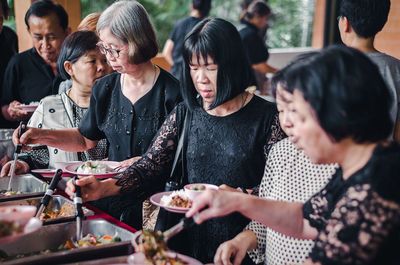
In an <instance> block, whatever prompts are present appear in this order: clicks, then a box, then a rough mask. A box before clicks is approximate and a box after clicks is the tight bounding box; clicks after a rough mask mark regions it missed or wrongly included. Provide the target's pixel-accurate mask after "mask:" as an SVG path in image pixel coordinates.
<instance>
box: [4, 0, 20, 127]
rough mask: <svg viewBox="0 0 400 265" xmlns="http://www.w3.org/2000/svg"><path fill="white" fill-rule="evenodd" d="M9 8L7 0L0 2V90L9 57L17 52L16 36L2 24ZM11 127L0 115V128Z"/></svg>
mask: <svg viewBox="0 0 400 265" xmlns="http://www.w3.org/2000/svg"><path fill="white" fill-rule="evenodd" d="M9 11H10V8H9V6H8V2H7V0H1V1H0V51H1V53H0V88H1V86H2V84H3V78H4V72H5V71H6V67H7V64H8V62H9V61H10V59H11V57H12V56H13V55H14V54H16V53H17V52H18V38H17V34H15V32H14V31H13V30H12V29H10V28H9V27H7V26H3V22H4V20H5V19H7V18H8V12H9ZM10 126H11V125H10V124H9V122H8V121H7V120H5V119H4V118H3V115H1V113H0V128H9V127H10Z"/></svg>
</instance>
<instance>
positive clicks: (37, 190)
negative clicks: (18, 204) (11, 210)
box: [0, 174, 47, 202]
mask: <svg viewBox="0 0 400 265" xmlns="http://www.w3.org/2000/svg"><path fill="white" fill-rule="evenodd" d="M9 180H10V177H4V178H0V191H4V190H7V188H8V182H9ZM11 188H12V190H13V191H17V192H18V194H15V195H10V196H2V195H0V202H2V201H9V200H18V199H22V198H28V197H37V196H43V195H44V192H45V191H46V189H47V184H46V183H45V182H43V181H41V180H40V179H37V178H36V177H34V176H33V175H30V174H26V175H19V176H15V177H14V178H13V181H12V183H11Z"/></svg>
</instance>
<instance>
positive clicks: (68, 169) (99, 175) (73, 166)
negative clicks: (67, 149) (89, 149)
mask: <svg viewBox="0 0 400 265" xmlns="http://www.w3.org/2000/svg"><path fill="white" fill-rule="evenodd" d="M83 163H85V162H74V163H71V164H69V165H67V166H65V171H66V172H69V173H71V174H73V175H79V176H95V177H96V178H110V177H113V176H115V175H117V174H119V173H121V172H123V170H119V171H110V172H107V173H93V174H83V173H79V174H78V173H77V172H76V170H77V169H78V167H80V166H81V165H82V164H83ZM101 163H103V164H105V165H107V166H108V167H110V168H116V167H118V166H119V162H116V161H101Z"/></svg>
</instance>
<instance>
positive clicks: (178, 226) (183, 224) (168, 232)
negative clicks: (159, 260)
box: [132, 214, 197, 251]
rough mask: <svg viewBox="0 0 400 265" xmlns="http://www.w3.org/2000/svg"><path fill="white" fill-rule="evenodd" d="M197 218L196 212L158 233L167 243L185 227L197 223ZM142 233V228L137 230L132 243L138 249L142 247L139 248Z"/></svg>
mask: <svg viewBox="0 0 400 265" xmlns="http://www.w3.org/2000/svg"><path fill="white" fill-rule="evenodd" d="M196 220H197V214H195V215H194V216H192V217H189V218H188V217H184V218H182V219H181V220H180V221H179V223H177V224H176V225H174V226H173V227H171V228H169V229H168V230H166V231H164V232H162V233H161V235H160V234H158V235H160V236H161V238H162V240H163V241H164V243H167V241H168V240H169V239H171V238H172V237H173V236H175V235H177V234H178V233H180V232H181V231H182V230H183V229H187V228H190V227H192V226H193V225H194V224H195V223H196ZM142 233H143V231H142V230H140V231H137V232H136V233H135V234H134V236H133V239H132V244H133V246H134V247H135V250H136V251H137V250H139V249H140V248H139V244H140V242H139V238H140V236H141V235H142ZM154 233H160V232H159V231H158V232H154Z"/></svg>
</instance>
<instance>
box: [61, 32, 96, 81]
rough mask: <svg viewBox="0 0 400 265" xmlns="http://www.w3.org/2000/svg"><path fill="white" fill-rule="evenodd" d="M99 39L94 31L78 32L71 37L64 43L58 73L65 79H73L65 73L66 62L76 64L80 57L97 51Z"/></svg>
mask: <svg viewBox="0 0 400 265" xmlns="http://www.w3.org/2000/svg"><path fill="white" fill-rule="evenodd" d="M98 42H99V37H98V36H97V34H96V33H94V32H93V31H76V32H74V33H72V34H71V35H69V36H68V37H67V38H66V39H65V40H64V42H63V44H62V46H61V50H60V55H59V56H58V59H57V71H58V73H59V74H60V75H61V77H62V78H63V79H70V78H71V77H70V76H69V74H68V73H67V71H65V68H64V62H66V61H70V62H71V63H75V62H76V61H78V60H79V58H80V57H82V56H83V55H85V54H86V53H87V52H89V51H91V50H96V49H97V46H96V44H97V43H98Z"/></svg>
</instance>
